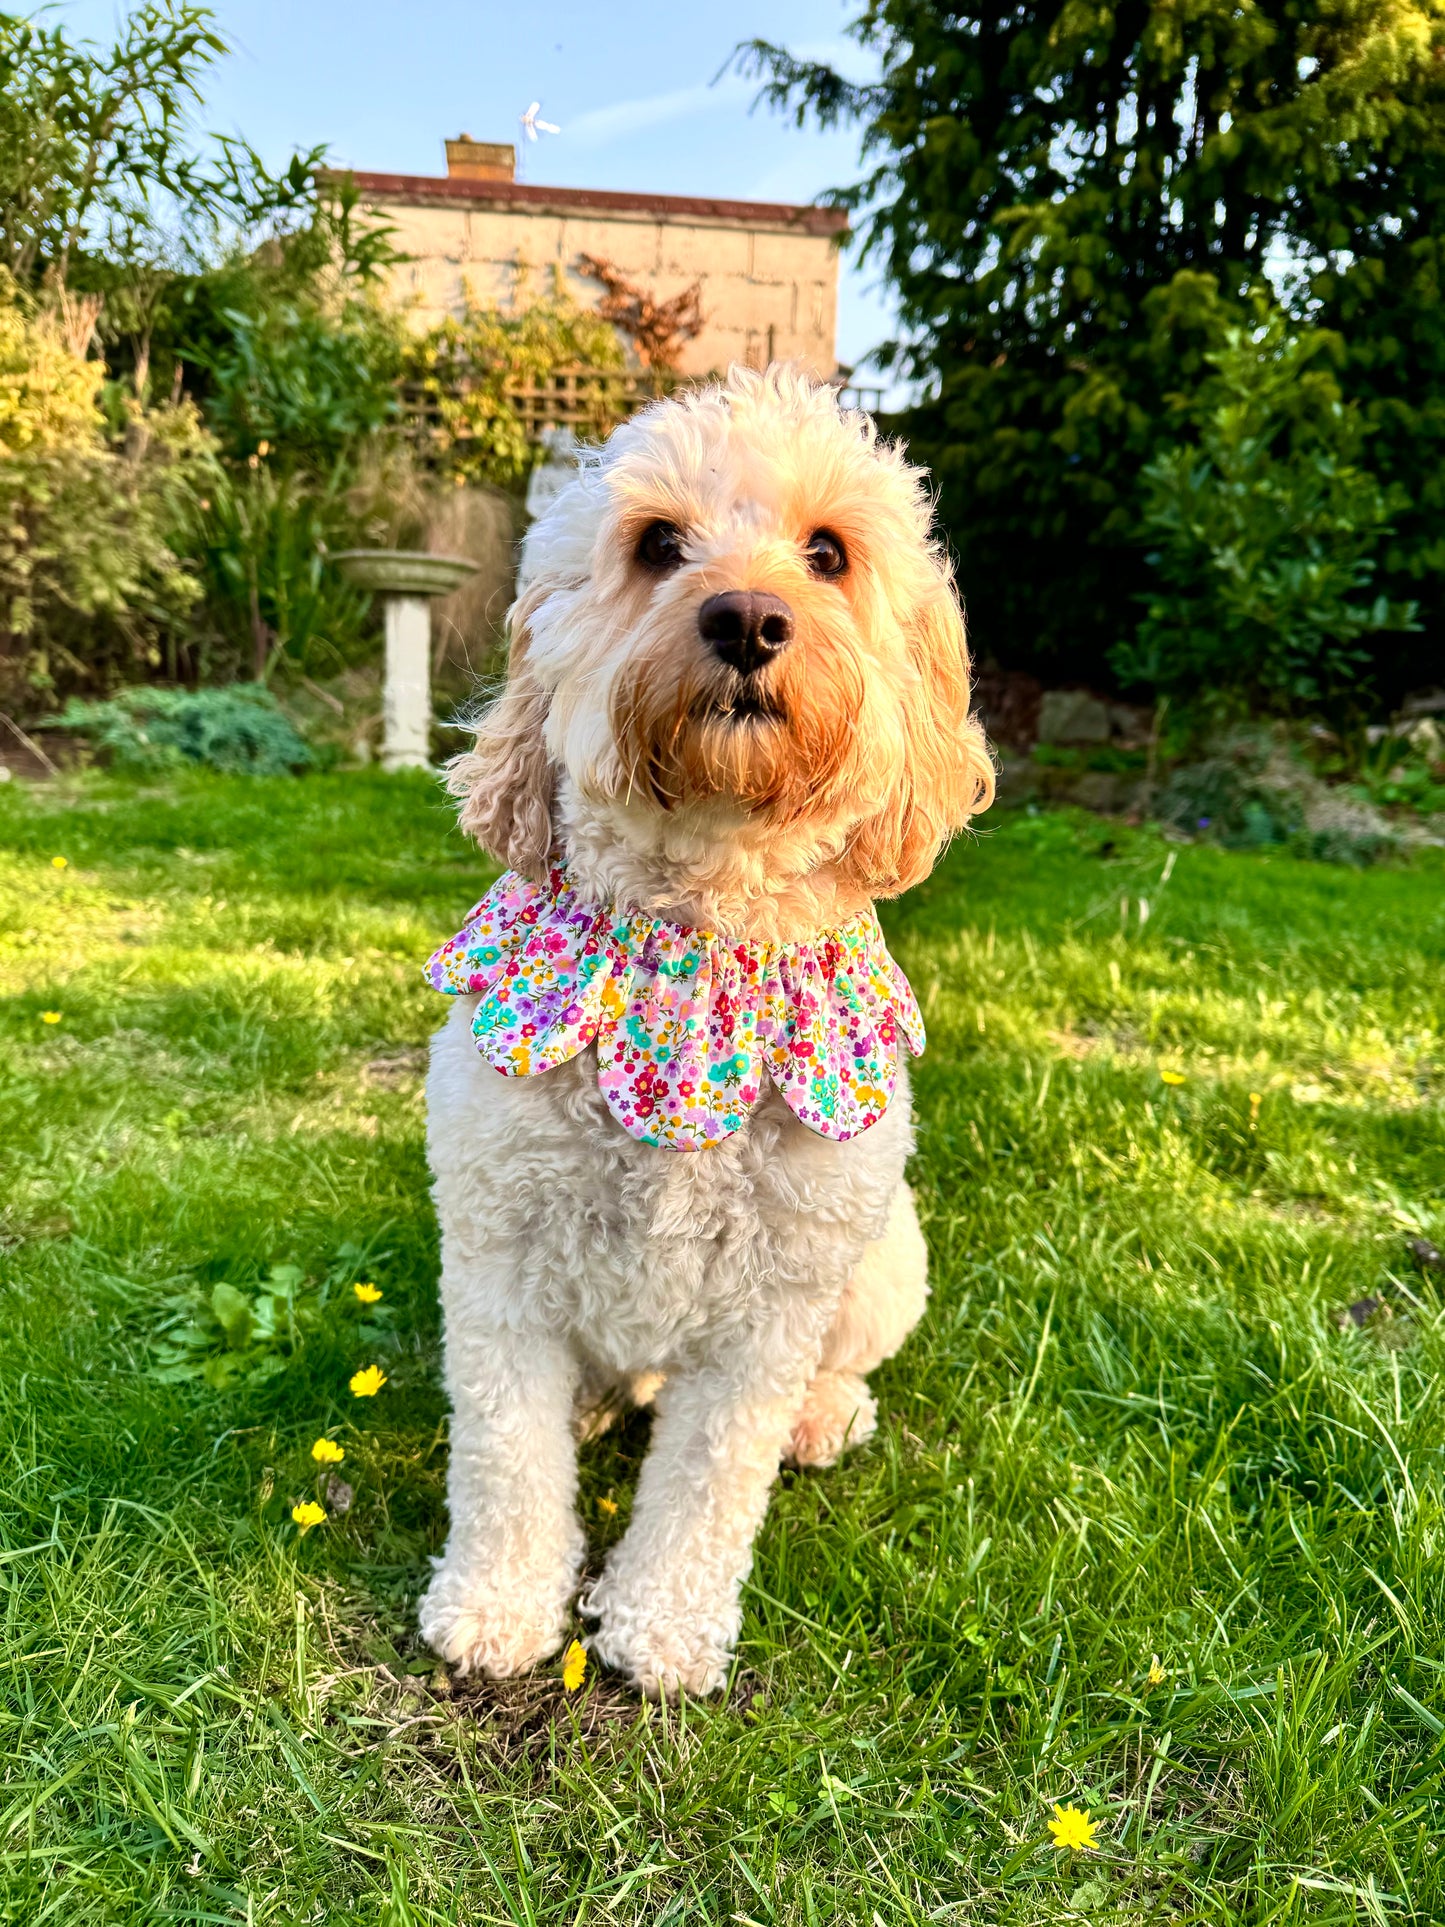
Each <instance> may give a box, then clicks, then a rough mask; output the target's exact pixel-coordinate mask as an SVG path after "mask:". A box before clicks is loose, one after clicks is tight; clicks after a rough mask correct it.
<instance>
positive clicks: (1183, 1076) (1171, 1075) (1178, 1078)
mask: <svg viewBox="0 0 1445 1927" xmlns="http://www.w3.org/2000/svg"><path fill="white" fill-rule="evenodd" d="M1159 1076H1160V1078H1161V1080H1162V1081H1163V1082H1164V1083H1166V1084H1169V1085H1171V1086H1173V1085H1177V1084H1187V1083H1188V1081H1189V1079H1188V1075H1187V1073H1186V1072H1184V1071H1160V1073H1159Z"/></svg>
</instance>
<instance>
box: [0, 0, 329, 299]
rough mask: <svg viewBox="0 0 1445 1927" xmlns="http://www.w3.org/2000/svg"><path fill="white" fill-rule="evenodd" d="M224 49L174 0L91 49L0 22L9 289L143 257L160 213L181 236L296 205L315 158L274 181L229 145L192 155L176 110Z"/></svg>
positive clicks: (250, 222) (201, 15)
mask: <svg viewBox="0 0 1445 1927" xmlns="http://www.w3.org/2000/svg"><path fill="white" fill-rule="evenodd" d="M227 51H228V48H227V46H226V43H225V41H224V40H222V39H221V37H220V35H219V34H218V33H217V31H216V25H215V16H214V15H213V14H212V12H211V10H210V9H209V8H208V7H193V6H182V5H179V4H178V3H177V0H153V4H149V5H146V6H141V7H137V8H136V9H135V11H134V12H133V13H131V14H130V15H129V16H128V17H127V18H126V20H125V21H124V23H123V25H122V27H121V30H120V33H119V36H118V38H117V39H116V41H115V44H114V45H113V46H112V47H110V48H108V49H106V50H104V51H102V49H100V48H98V47H96V46H95V45H94V44H93V43H92V42H90V41H84V40H81V41H75V40H72V39H71V38H70V37H69V36H68V35H67V34H66V33H65V31H64V29H63V28H60V27H43V26H41V25H39V24H37V23H36V22H35V21H33V20H26V19H21V18H19V17H17V16H15V15H12V14H0V266H4V267H6V268H7V269H8V270H9V272H10V274H11V275H12V277H13V278H14V280H15V281H16V282H17V284H18V285H19V286H20V287H22V288H33V287H35V286H37V285H38V284H39V282H40V281H41V280H42V279H44V278H45V277H46V276H47V275H48V276H50V277H51V278H52V279H54V280H57V281H60V282H65V281H67V280H69V279H70V278H71V277H72V273H73V269H74V266H75V263H76V259H77V257H78V256H80V255H87V254H88V255H89V256H90V257H91V258H92V259H93V260H94V261H95V262H96V263H97V264H101V263H111V264H117V265H120V266H122V267H124V266H125V265H127V264H128V263H130V262H132V261H134V260H136V259H137V258H141V257H144V256H145V255H146V254H147V253H148V252H150V251H151V250H153V248H154V246H155V244H156V240H157V238H158V232H159V231H160V230H161V229H162V226H163V223H164V221H165V211H166V210H167V208H169V210H170V211H171V212H172V214H173V216H174V220H173V222H172V229H173V233H174V234H176V235H179V234H181V233H182V232H185V233H186V234H187V235H188V236H191V237H193V236H194V233H195V230H196V228H197V227H198V226H200V227H202V228H203V229H205V230H206V232H207V233H209V232H210V231H211V230H213V229H215V228H217V227H221V226H229V227H233V228H239V229H241V230H246V229H249V228H253V227H255V226H256V225H257V224H258V223H260V222H263V221H266V220H269V219H271V218H272V217H274V216H275V214H276V213H277V212H278V211H279V210H282V209H286V208H301V209H303V210H304V209H305V208H307V207H308V206H309V204H310V202H311V200H312V198H313V182H314V175H315V169H316V164H317V162H318V161H319V159H320V151H319V150H317V152H315V153H313V154H310V155H305V156H302V155H295V156H293V158H292V160H291V161H290V163H289V164H288V166H287V167H286V169H285V170H284V171H283V172H282V173H281V174H280V175H278V176H273V175H272V174H271V173H270V172H269V171H268V170H267V168H266V166H265V164H264V163H263V162H262V161H261V159H260V157H259V156H258V155H257V154H256V153H255V151H254V149H252V148H250V147H248V146H247V145H246V144H245V143H244V142H242V141H237V140H234V139H231V138H229V137H225V136H221V137H216V138H213V140H212V141H211V142H210V143H209V146H208V151H207V152H206V153H204V154H198V153H197V152H196V151H195V150H194V148H193V146H192V143H191V141H190V139H189V134H190V127H189V114H190V110H191V108H192V106H194V105H196V104H198V103H199V101H200V98H201V93H200V83H201V80H202V77H203V76H204V74H205V72H206V70H207V69H208V68H209V67H210V65H211V64H212V62H214V61H215V60H217V59H218V58H219V57H220V56H221V55H223V54H225V53H226V52H227ZM188 244H189V245H191V246H194V245H195V243H194V239H190V240H189V242H188Z"/></svg>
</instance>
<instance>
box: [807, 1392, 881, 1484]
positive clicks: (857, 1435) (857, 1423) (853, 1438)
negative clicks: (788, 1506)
mask: <svg viewBox="0 0 1445 1927" xmlns="http://www.w3.org/2000/svg"><path fill="white" fill-rule="evenodd" d="M877 1429H878V1406H877V1404H876V1402H875V1401H874V1398H873V1394H872V1393H871V1392H870V1391H869V1389H868V1386H867V1384H866V1383H865V1381H864V1380H863V1379H861V1378H859V1377H858V1375H857V1373H856V1372H819V1373H818V1374H817V1376H816V1377H815V1378H814V1379H813V1382H812V1384H811V1385H809V1387H808V1396H807V1398H806V1399H805V1400H804V1402H803V1409H802V1411H801V1412H800V1413H799V1414H798V1416H797V1418H796V1419H795V1420H794V1422H793V1433H792V1437H791V1438H790V1439H789V1441H788V1449H787V1454H786V1456H787V1458H788V1459H789V1461H790V1462H791V1463H792V1464H793V1465H813V1466H822V1465H836V1464H837V1462H838V1460H839V1458H840V1457H841V1456H842V1453H843V1451H844V1449H845V1448H846V1447H848V1446H851V1445H861V1444H862V1443H863V1441H864V1439H869V1438H872V1436H873V1434H874V1432H876V1431H877Z"/></svg>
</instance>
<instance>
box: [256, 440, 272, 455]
mask: <svg viewBox="0 0 1445 1927" xmlns="http://www.w3.org/2000/svg"><path fill="white" fill-rule="evenodd" d="M256 453H257V454H258V455H269V454H270V453H271V444H270V443H269V442H257V444H256Z"/></svg>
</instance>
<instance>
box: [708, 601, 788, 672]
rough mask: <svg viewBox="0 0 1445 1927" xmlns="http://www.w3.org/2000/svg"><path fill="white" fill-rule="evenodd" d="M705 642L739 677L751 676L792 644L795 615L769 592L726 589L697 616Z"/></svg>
mask: <svg viewBox="0 0 1445 1927" xmlns="http://www.w3.org/2000/svg"><path fill="white" fill-rule="evenodd" d="M697 626H698V630H699V632H700V633H701V635H702V639H703V641H704V642H707V643H711V645H712V648H713V651H714V653H715V654H716V655H719V656H721V657H722V659H723V661H724V662H725V663H727V664H728V665H729V666H730V667H731V668H733V669H736V670H737V671H738V672H739V674H740V675H744V676H750V675H751V674H752V673H753V671H754V670H755V669H761V668H763V667H764V666H765V665H766V664H767V663H770V662H771V661H772V659H773V657H774V656H776V655H779V654H781V653H782V651H783V650H784V649H786V648H787V646H788V644H789V643H790V642H791V641H792V640H793V612H792V610H791V609H790V608H789V607H788V605H787V603H786V602H784V600H783V598H782V597H781V596H776V595H769V593H768V592H767V590H766V589H727V590H725V591H724V592H723V594H722V595H710V596H709V597H708V599H707V601H706V602H705V603H704V604H703V605H702V607H701V608H700V609H699V610H698V612H697Z"/></svg>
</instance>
